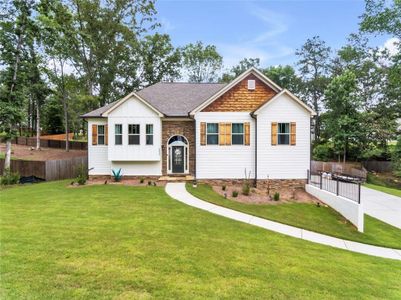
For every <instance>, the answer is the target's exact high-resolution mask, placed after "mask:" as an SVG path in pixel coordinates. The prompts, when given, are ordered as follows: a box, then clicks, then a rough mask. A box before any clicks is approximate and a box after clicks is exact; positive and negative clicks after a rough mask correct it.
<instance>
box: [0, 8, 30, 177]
mask: <svg viewBox="0 0 401 300" xmlns="http://www.w3.org/2000/svg"><path fill="white" fill-rule="evenodd" d="M12 4H13V5H12V7H11V8H7V7H4V11H5V12H6V13H5V16H4V18H3V19H2V21H1V23H0V24H1V26H0V28H1V30H0V45H1V48H0V50H1V51H0V55H1V57H0V58H1V68H2V70H1V81H0V82H1V83H0V92H1V93H0V131H4V132H5V133H6V136H5V138H6V155H5V162H4V172H6V170H7V169H9V168H10V162H11V139H12V138H13V137H14V136H16V134H17V126H18V125H20V124H21V121H22V118H23V113H22V104H23V102H24V89H25V87H26V77H27V70H26V63H27V62H28V61H29V51H28V46H29V45H30V44H32V43H33V41H32V40H33V39H34V36H33V30H32V28H33V27H34V25H33V20H32V17H31V15H32V9H33V7H34V2H33V1H24V0H22V1H20V0H15V1H13V2H12Z"/></svg>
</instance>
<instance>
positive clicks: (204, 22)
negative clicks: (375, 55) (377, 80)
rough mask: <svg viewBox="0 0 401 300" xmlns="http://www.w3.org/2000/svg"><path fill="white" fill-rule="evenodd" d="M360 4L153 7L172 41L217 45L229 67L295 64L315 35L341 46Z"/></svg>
mask: <svg viewBox="0 0 401 300" xmlns="http://www.w3.org/2000/svg"><path fill="white" fill-rule="evenodd" d="M364 5H365V4H364V1H362V0H361V1H359V0H336V1H328V0H320V1H319V0H309V1H297V0H282V1H280V0H275V1H267V0H265V1H245V0H243V1H222V0H220V1H211V0H203V1H199V0H198V1H189V0H185V1H184V0H180V1H179V0H158V1H157V2H156V9H157V11H158V20H159V22H160V23H161V24H162V27H161V29H160V31H161V32H163V33H168V34H169V35H170V36H171V39H172V43H173V44H174V45H175V46H183V45H186V44H188V43H191V42H196V41H198V40H199V41H202V42H203V43H205V44H213V45H216V47H217V50H218V52H219V53H220V54H221V55H222V56H223V58H224V65H225V67H226V68H229V67H230V66H233V65H235V64H237V63H238V62H239V61H240V60H241V59H242V58H244V57H253V58H255V57H258V58H260V59H261V67H266V66H270V65H279V64H289V65H294V63H295V62H296V60H297V58H296V56H295V51H296V49H298V48H300V47H301V46H302V44H303V43H304V42H305V41H306V39H307V38H310V37H313V36H315V35H318V36H320V37H321V38H322V39H323V40H324V41H326V43H327V44H328V45H329V46H330V47H331V48H333V49H339V48H341V46H343V45H344V44H345V43H346V41H347V37H348V36H349V34H350V33H355V32H357V31H358V26H359V25H358V23H359V22H360V19H359V16H360V15H362V13H363V12H364ZM389 38H390V37H388V36H387V37H385V36H381V37H376V38H373V39H372V45H375V46H383V45H385V44H386V41H388V40H389ZM387 44H389V42H387Z"/></svg>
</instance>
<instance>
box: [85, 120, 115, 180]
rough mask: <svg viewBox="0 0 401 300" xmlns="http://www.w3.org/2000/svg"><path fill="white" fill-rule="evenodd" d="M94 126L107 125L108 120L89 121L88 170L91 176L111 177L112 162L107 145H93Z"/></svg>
mask: <svg viewBox="0 0 401 300" xmlns="http://www.w3.org/2000/svg"><path fill="white" fill-rule="evenodd" d="M92 125H104V126H105V125H107V119H106V118H96V119H95V118H93V119H88V137H89V141H88V169H89V175H110V172H111V162H110V161H109V159H108V146H107V145H92V142H91V137H92V127H93V126H92Z"/></svg>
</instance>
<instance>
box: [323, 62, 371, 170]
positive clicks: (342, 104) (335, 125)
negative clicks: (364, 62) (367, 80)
mask: <svg viewBox="0 0 401 300" xmlns="http://www.w3.org/2000/svg"><path fill="white" fill-rule="evenodd" d="M356 91H357V80H356V77H355V74H354V73H353V72H352V71H349V70H347V71H345V72H344V73H343V74H342V75H339V76H336V77H334V79H333V80H332V81H331V82H330V84H329V85H328V87H327V89H326V92H325V103H326V107H327V110H328V111H327V114H326V116H325V126H326V131H327V133H328V134H329V136H330V137H331V140H332V141H333V144H334V149H335V151H336V153H337V154H338V155H339V157H340V155H341V154H342V156H343V161H344V162H345V161H346V159H347V151H348V148H349V145H350V144H351V143H354V144H357V143H358V141H359V140H360V138H361V136H362V135H363V134H364V131H363V128H362V127H361V115H360V112H359V110H360V108H361V101H360V99H359V98H358V97H357V94H356Z"/></svg>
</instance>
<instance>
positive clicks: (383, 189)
mask: <svg viewBox="0 0 401 300" xmlns="http://www.w3.org/2000/svg"><path fill="white" fill-rule="evenodd" d="M364 186H366V187H368V188H370V189H374V190H377V191H380V192H383V193H387V194H390V195H394V196H398V197H401V190H398V189H393V188H389V187H385V186H381V185H377V184H372V183H365V184H364Z"/></svg>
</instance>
